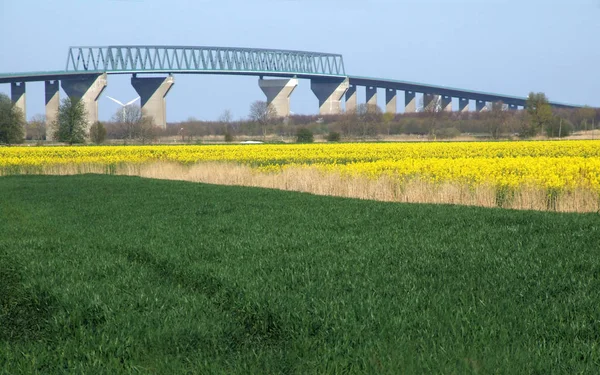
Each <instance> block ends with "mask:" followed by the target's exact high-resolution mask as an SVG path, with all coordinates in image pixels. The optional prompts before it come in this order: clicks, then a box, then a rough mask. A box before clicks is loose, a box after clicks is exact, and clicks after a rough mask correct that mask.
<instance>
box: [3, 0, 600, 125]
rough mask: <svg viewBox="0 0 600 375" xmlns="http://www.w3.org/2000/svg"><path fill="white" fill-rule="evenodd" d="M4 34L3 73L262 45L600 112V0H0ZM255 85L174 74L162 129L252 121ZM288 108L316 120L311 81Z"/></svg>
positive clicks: (112, 91)
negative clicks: (141, 50) (123, 52)
mask: <svg viewBox="0 0 600 375" xmlns="http://www.w3.org/2000/svg"><path fill="white" fill-rule="evenodd" d="M0 33H1V35H2V36H1V37H0V72H2V73H7V72H20V71H40V70H60V69H64V66H65V63H66V54H67V50H68V47H69V46H76V45H109V44H113V45H114V44H169V45H198V46H202V45H207V46H228V47H265V48H281V49H297V50H309V51H322V52H336V53H341V54H343V55H344V61H345V65H346V72H347V73H348V74H352V75H364V76H372V77H383V78H390V79H399V80H407V81H418V82H423V83H430V84H437V85H445V86H452V87H459V88H465V89H473V90H480V91H489V92H496V93H502V94H510V95H519V96H526V95H527V94H528V93H529V92H530V91H536V92H538V91H541V92H545V93H546V95H547V96H548V97H549V98H550V100H553V101H559V102H566V103H573V104H588V105H592V106H600V45H599V42H598V37H599V36H600V0H569V1H567V0H565V1H553V0H479V1H475V0H470V1H469V0H463V1H454V0H418V1H417V0H412V1H406V0H368V1H367V0H343V1H338V0H248V1H246V0H204V1H202V0H197V1H193V0H188V1H184V0H169V1H165V0H85V1H84V0H45V1H43V0H35V1H34V0H0ZM129 78H130V77H129V76H109V81H108V87H107V89H106V90H105V92H104V94H103V96H102V97H101V98H100V101H99V105H100V119H101V120H108V119H109V118H110V117H111V116H112V114H113V113H114V112H115V111H116V110H117V109H118V107H117V105H116V104H114V103H112V102H111V101H109V100H108V99H106V98H105V97H104V95H110V96H113V97H116V98H118V99H120V100H121V101H129V100H130V99H133V98H135V97H136V96H137V94H136V93H135V91H134V90H133V88H132V87H131V86H130V84H129ZM257 81H258V78H257V77H241V76H212V75H176V76H175V86H174V87H173V89H172V90H171V92H170V93H169V95H168V97H167V120H168V121H170V122H171V121H181V120H185V119H187V118H189V117H196V118H198V119H205V120H210V119H216V118H217V117H218V116H219V115H220V114H221V113H222V111H223V110H225V109H229V110H231V111H232V112H233V115H234V118H241V117H245V116H247V113H248V109H249V106H250V104H251V103H252V102H253V101H255V100H264V99H265V98H264V96H263V94H262V92H261V91H260V89H259V88H258V82H257ZM0 92H3V93H6V94H9V93H10V85H7V84H0ZM61 95H62V96H63V97H64V93H62V92H61ZM399 99H400V100H399V107H402V105H401V104H400V102H403V100H402V95H400V97H399ZM383 100H384V98H383V93H382V92H380V95H379V101H380V104H383ZM360 101H364V89H360V88H359V102H360ZM291 109H292V111H293V112H295V113H299V114H300V113H316V112H317V111H318V104H317V99H316V98H315V97H314V95H313V94H312V92H311V91H310V82H309V81H306V80H301V81H300V85H299V87H298V88H297V89H296V91H295V92H294V94H293V95H292V103H291ZM27 112H28V117H29V118H31V117H32V116H33V115H35V114H43V113H44V94H43V83H29V84H28V85H27Z"/></svg>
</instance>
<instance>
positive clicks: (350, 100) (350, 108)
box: [346, 85, 358, 113]
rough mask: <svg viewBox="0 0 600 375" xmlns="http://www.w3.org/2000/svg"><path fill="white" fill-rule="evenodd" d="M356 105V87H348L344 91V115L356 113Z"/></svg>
mask: <svg viewBox="0 0 600 375" xmlns="http://www.w3.org/2000/svg"><path fill="white" fill-rule="evenodd" d="M357 105H358V100H357V98H356V85H350V87H348V91H346V113H356V107H357Z"/></svg>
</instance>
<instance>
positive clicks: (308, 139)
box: [296, 128, 314, 143]
mask: <svg viewBox="0 0 600 375" xmlns="http://www.w3.org/2000/svg"><path fill="white" fill-rule="evenodd" d="M313 141H314V137H313V133H312V132H311V131H310V130H308V129H307V128H300V129H298V131H297V132H296V142H298V143H313Z"/></svg>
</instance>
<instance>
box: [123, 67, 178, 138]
mask: <svg viewBox="0 0 600 375" xmlns="http://www.w3.org/2000/svg"><path fill="white" fill-rule="evenodd" d="M174 84H175V79H174V78H173V76H168V77H165V78H162V77H144V78H138V77H136V76H133V77H131V85H132V86H133V88H134V89H135V91H136V92H137V93H138V95H139V96H140V102H141V105H142V114H143V115H144V116H148V117H150V118H151V119H152V121H153V122H154V125H156V126H158V127H161V128H163V129H166V128H167V101H166V99H165V97H166V96H167V94H168V93H169V90H171V87H173V85H174Z"/></svg>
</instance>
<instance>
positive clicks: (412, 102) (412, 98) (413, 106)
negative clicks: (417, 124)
mask: <svg viewBox="0 0 600 375" xmlns="http://www.w3.org/2000/svg"><path fill="white" fill-rule="evenodd" d="M416 96H417V94H416V93H415V92H414V91H404V113H415V112H417V98H416Z"/></svg>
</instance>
